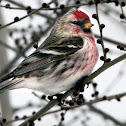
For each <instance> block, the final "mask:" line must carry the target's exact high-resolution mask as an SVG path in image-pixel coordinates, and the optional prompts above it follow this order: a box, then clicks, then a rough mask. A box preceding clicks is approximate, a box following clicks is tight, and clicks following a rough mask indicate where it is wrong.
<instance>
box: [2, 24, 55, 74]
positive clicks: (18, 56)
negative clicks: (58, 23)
mask: <svg viewBox="0 0 126 126" xmlns="http://www.w3.org/2000/svg"><path fill="white" fill-rule="evenodd" d="M53 24H54V22H53V23H51V24H50V25H49V26H48V27H47V28H46V29H45V31H44V32H43V34H41V33H37V35H38V38H39V39H40V38H41V37H42V36H44V35H45V34H46V33H47V31H49V29H50V28H51V27H52V25H53ZM34 43H35V41H34V40H33V41H32V42H31V43H30V44H29V45H28V46H27V47H26V48H25V49H23V50H22V52H24V54H25V53H26V52H27V51H28V50H29V49H30V48H31V47H32V46H33V44H34ZM20 56H21V55H20V54H17V55H16V56H15V57H14V59H13V60H12V61H10V62H9V64H7V65H6V67H5V68H4V69H3V70H2V71H1V73H0V76H2V75H3V74H6V72H7V71H8V69H11V68H12V66H13V65H14V64H15V62H16V61H17V60H18V59H19V58H20Z"/></svg>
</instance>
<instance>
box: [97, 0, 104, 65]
mask: <svg viewBox="0 0 126 126" xmlns="http://www.w3.org/2000/svg"><path fill="white" fill-rule="evenodd" d="M95 7H96V14H97V22H98V26H99V31H100V38H101V46H102V50H103V55H104V63H106V53H105V47H104V42H103V35H102V30H103V29H102V28H101V24H100V20H99V13H98V3H96V0H95Z"/></svg>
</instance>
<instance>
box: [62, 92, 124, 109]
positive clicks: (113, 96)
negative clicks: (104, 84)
mask: <svg viewBox="0 0 126 126" xmlns="http://www.w3.org/2000/svg"><path fill="white" fill-rule="evenodd" d="M124 96H126V92H124V93H120V94H115V95H111V96H103V97H101V98H97V99H95V100H90V101H88V102H85V103H83V104H81V105H76V106H72V107H62V109H67V110H68V109H74V108H78V107H81V106H83V105H87V106H90V105H92V104H95V103H99V102H102V101H110V100H113V99H118V98H122V97H124Z"/></svg>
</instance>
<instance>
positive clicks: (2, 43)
mask: <svg viewBox="0 0 126 126" xmlns="http://www.w3.org/2000/svg"><path fill="white" fill-rule="evenodd" d="M0 45H2V46H4V47H6V48H8V49H11V50H12V51H14V52H16V53H18V50H17V49H15V48H13V47H11V46H9V45H7V44H6V43H5V42H3V41H1V40H0Z"/></svg>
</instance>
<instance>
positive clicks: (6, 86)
mask: <svg viewBox="0 0 126 126" xmlns="http://www.w3.org/2000/svg"><path fill="white" fill-rule="evenodd" d="M22 81H24V80H23V79H21V78H18V79H12V80H9V81H8V80H7V81H4V82H2V83H0V94H1V93H3V92H4V91H7V90H12V89H16V88H19V86H20V85H18V84H19V83H21V82H22Z"/></svg>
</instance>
